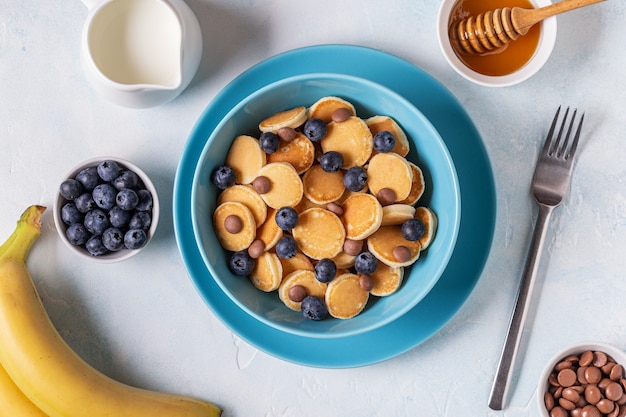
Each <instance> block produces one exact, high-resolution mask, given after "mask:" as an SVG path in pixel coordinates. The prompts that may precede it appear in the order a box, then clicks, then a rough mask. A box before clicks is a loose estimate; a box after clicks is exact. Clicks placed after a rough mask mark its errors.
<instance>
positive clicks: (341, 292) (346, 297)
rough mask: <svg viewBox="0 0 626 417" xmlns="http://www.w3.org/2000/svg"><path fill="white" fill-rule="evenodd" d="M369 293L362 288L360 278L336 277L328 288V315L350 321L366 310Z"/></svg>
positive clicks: (349, 276) (348, 275) (348, 274)
mask: <svg viewBox="0 0 626 417" xmlns="http://www.w3.org/2000/svg"><path fill="white" fill-rule="evenodd" d="M368 299H369V292H368V291H365V290H364V289H363V288H361V284H360V283H359V276H358V275H356V274H352V273H346V274H342V275H339V276H337V277H335V279H333V280H332V281H331V282H330V283H329V284H328V287H327V288H326V297H325V301H326V307H328V314H330V315H331V316H333V317H335V318H338V319H349V318H352V317H354V316H356V315H357V314H359V313H360V312H361V311H363V309H364V308H365V305H366V304H367V300H368Z"/></svg>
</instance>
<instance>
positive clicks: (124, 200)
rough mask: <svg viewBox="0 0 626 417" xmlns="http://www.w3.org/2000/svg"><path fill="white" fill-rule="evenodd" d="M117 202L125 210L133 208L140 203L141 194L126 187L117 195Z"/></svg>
mask: <svg viewBox="0 0 626 417" xmlns="http://www.w3.org/2000/svg"><path fill="white" fill-rule="evenodd" d="M115 203H116V204H117V206H118V207H120V208H122V209H124V210H133V209H134V208H135V207H137V204H139V196H137V193H136V192H135V191H133V190H131V189H130V188H124V189H122V190H120V191H119V192H118V193H117V195H116V196H115Z"/></svg>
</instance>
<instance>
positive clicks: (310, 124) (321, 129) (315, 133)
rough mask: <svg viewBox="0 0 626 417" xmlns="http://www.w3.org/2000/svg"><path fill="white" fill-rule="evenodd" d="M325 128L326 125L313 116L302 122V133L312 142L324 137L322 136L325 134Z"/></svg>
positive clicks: (326, 128)
mask: <svg viewBox="0 0 626 417" xmlns="http://www.w3.org/2000/svg"><path fill="white" fill-rule="evenodd" d="M327 130H328V127H327V126H326V123H324V121H323V120H321V119H316V118H313V119H309V120H307V121H306V123H305V124H304V130H303V133H304V135H305V136H306V137H307V138H309V139H310V140H312V141H313V142H319V141H320V140H322V139H323V138H324V136H326V131H327Z"/></svg>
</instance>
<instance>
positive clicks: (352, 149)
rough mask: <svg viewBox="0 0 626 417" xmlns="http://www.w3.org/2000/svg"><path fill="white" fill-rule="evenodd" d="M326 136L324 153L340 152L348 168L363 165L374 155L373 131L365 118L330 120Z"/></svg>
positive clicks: (322, 143)
mask: <svg viewBox="0 0 626 417" xmlns="http://www.w3.org/2000/svg"><path fill="white" fill-rule="evenodd" d="M327 127H328V129H327V131H326V136H324V139H322V141H321V145H322V150H323V151H324V153H326V152H329V151H335V152H339V153H340V154H341V155H342V156H343V167H342V168H344V169H348V168H351V167H354V166H362V165H363V164H365V163H366V162H367V160H368V159H369V158H370V156H371V155H372V149H373V146H374V145H373V143H374V140H373V138H372V132H370V130H369V128H368V127H367V125H366V124H365V122H364V121H363V120H361V119H360V118H358V117H355V116H353V117H350V118H349V119H348V120H346V121H345V122H341V123H336V122H330V123H329V124H328V125H327Z"/></svg>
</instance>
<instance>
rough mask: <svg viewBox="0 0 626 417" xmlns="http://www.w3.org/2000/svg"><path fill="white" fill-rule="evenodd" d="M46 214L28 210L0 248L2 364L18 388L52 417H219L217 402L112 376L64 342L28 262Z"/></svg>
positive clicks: (0, 362)
mask: <svg viewBox="0 0 626 417" xmlns="http://www.w3.org/2000/svg"><path fill="white" fill-rule="evenodd" d="M44 210H45V207H41V206H31V207H29V208H28V209H27V210H26V211H25V212H24V214H22V216H21V218H20V220H19V221H18V223H17V226H16V228H15V231H14V232H13V234H12V235H11V237H9V239H8V240H7V242H6V243H5V244H3V245H2V246H0V336H1V337H0V364H1V365H2V367H4V369H5V370H6V372H7V374H8V375H9V376H10V377H11V379H12V380H13V382H14V383H15V385H16V386H17V387H19V389H20V390H21V391H22V392H23V393H24V395H25V396H26V397H27V398H28V399H30V401H32V403H33V404H35V405H36V406H37V407H38V408H39V409H40V410H41V411H42V412H43V413H45V414H47V415H48V416H49V417H85V416H88V417H105V416H107V417H111V416H115V417H137V416H149V417H214V416H215V417H217V416H220V415H221V409H220V408H219V407H218V406H216V405H214V404H212V403H209V402H205V401H201V400H198V399H195V398H191V397H187V396H182V395H174V394H166V393H161V392H155V391H149V390H145V389H140V388H135V387H131V386H129V385H125V384H122V383H121V382H118V381H116V380H114V379H112V378H109V377H108V376H106V375H104V374H102V373H100V372H99V371H97V370H96V369H94V368H93V367H91V366H90V365H89V364H87V362H85V361H84V360H83V359H81V358H80V357H79V356H78V355H77V354H76V352H74V351H73V350H72V349H71V347H70V346H69V345H68V344H67V343H66V342H65V341H64V340H63V338H62V337H61V336H60V335H59V333H58V332H57V330H56V329H55V327H54V324H53V323H52V322H51V321H50V318H49V316H48V315H47V313H46V311H45V308H44V306H43V304H42V303H41V300H40V298H39V296H38V294H37V290H36V288H35V286H34V283H33V281H32V278H31V276H30V274H29V271H28V269H27V267H26V262H25V260H26V256H27V255H28V252H29V250H30V247H31V245H32V244H33V243H34V241H35V240H36V239H37V237H39V235H40V229H41V216H42V215H43V212H44ZM3 406H4V405H3ZM3 406H2V407H3ZM16 416H17V415H16Z"/></svg>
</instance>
